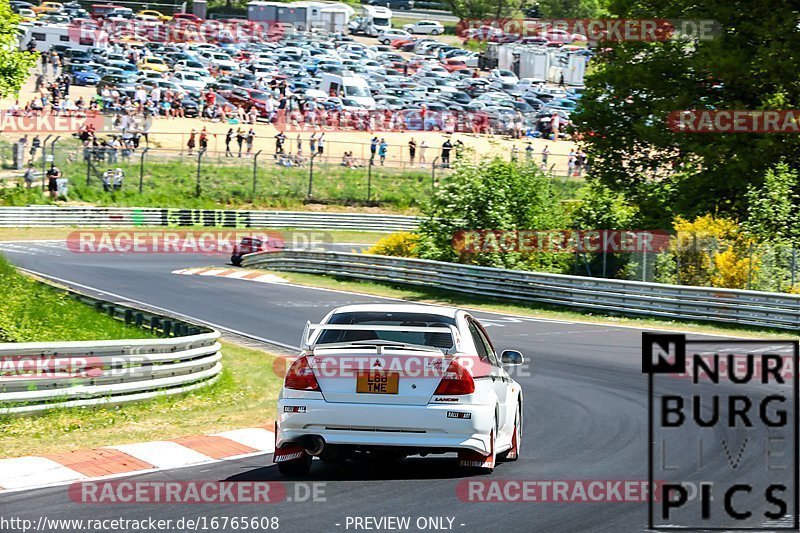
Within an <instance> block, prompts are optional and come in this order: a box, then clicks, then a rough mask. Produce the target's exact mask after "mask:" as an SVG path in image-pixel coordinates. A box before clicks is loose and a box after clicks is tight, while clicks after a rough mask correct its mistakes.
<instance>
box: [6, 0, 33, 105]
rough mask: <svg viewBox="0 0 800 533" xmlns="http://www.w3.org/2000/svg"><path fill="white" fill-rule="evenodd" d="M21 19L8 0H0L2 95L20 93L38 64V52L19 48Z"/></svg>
mask: <svg viewBox="0 0 800 533" xmlns="http://www.w3.org/2000/svg"><path fill="white" fill-rule="evenodd" d="M19 21H20V18H19V16H18V15H17V14H16V13H14V12H13V11H12V10H11V6H10V5H9V3H8V0H0V97H5V96H8V95H10V94H17V93H19V90H20V88H22V84H23V83H25V80H26V79H27V77H28V71H29V70H30V68H31V67H32V66H33V65H34V64H36V54H32V53H29V52H23V51H21V50H19V38H18V33H17V24H19Z"/></svg>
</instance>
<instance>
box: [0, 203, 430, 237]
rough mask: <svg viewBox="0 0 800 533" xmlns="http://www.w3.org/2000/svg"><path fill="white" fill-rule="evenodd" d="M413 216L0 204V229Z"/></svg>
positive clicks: (259, 224) (324, 223)
mask: <svg viewBox="0 0 800 533" xmlns="http://www.w3.org/2000/svg"><path fill="white" fill-rule="evenodd" d="M419 222H420V219H419V218H417V217H411V216H403V215H384V214H364V213H327V212H308V211H244V210H222V209H177V208H176V209H171V208H154V207H57V206H50V205H41V206H38V205H37V206H27V207H0V227H31V226H53V227H55V226H81V227H93V226H165V227H181V226H222V227H230V228H294V229H307V230H317V229H319V230H337V229H338V230H357V231H373V232H387V233H390V232H394V231H413V230H415V229H416V228H417V226H418V225H419Z"/></svg>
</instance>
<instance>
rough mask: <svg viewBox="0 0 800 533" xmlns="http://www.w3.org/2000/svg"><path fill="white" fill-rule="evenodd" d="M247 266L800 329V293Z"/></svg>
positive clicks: (406, 262) (341, 256)
mask: <svg viewBox="0 0 800 533" xmlns="http://www.w3.org/2000/svg"><path fill="white" fill-rule="evenodd" d="M242 266H245V267H262V268H268V269H271V270H285V271H290V272H305V273H313V274H326V275H329V276H339V277H346V278H355V279H364V280H374V281H380V282H389V283H400V284H406V285H417V286H425V287H433V288H437V289H446V290H448V291H454V292H459V293H464V294H470V295H473V296H482V297H489V298H496V299H502V300H511V301H518V302H525V303H539V304H550V305H555V306H563V307H571V308H577V309H584V310H599V311H603V312H606V313H612V314H613V313H616V314H621V315H633V316H642V317H651V318H670V319H679V320H694V321H704V322H718V323H727V324H738V325H746V326H757V327H767V328H776V329H791V330H796V329H797V328H798V327H800V295H790V294H780V293H768V292H756V291H744V290H737V289H716V288H708V287H688V286H681V285H665V284H658V283H644V282H638V281H624V280H611V279H605V278H589V277H580V276H567V275H561V274H542V273H536V272H529V271H522V270H506V269H500V268H488V267H479V266H473V265H463V264H458V263H445V262H439V261H427V260H422V259H405V258H397V257H386V256H378V255H366V254H354V253H340V252H317V251H283V252H262V253H256V254H251V255H246V256H245V257H244V260H243V262H242Z"/></svg>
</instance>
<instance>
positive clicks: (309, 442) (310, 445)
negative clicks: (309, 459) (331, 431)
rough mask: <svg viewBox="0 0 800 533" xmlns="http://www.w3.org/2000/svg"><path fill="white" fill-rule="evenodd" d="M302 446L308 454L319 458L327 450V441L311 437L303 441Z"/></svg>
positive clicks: (314, 436)
mask: <svg viewBox="0 0 800 533" xmlns="http://www.w3.org/2000/svg"><path fill="white" fill-rule="evenodd" d="M302 445H303V448H305V450H306V453H307V454H309V455H313V456H317V455H319V454H321V453H322V450H324V449H325V439H323V438H322V437H320V436H319V435H311V436H309V437H305V438H304V439H303V442H302Z"/></svg>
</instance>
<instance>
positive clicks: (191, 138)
mask: <svg viewBox="0 0 800 533" xmlns="http://www.w3.org/2000/svg"><path fill="white" fill-rule="evenodd" d="M196 137H197V130H195V129H192V133H190V134H189V142H187V143H186V146H187V147H188V148H189V155H192V150H194V147H195V146H196V144H195V143H196V142H197V141H196Z"/></svg>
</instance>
